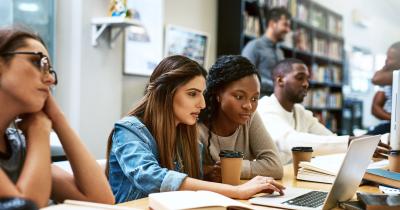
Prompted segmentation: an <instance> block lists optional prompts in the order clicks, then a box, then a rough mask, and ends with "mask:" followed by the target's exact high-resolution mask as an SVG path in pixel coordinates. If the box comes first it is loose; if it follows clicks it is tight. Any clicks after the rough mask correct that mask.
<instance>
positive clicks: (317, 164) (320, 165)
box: [296, 153, 388, 184]
mask: <svg viewBox="0 0 400 210" xmlns="http://www.w3.org/2000/svg"><path fill="white" fill-rule="evenodd" d="M344 156H345V154H344V153H343V154H333V155H323V156H317V157H315V158H313V159H311V162H300V164H299V167H300V168H299V171H298V173H297V177H296V178H297V179H299V180H305V181H312V182H321V183H328V184H332V183H333V182H334V180H335V177H336V175H337V173H338V172H339V169H340V166H341V164H342V162H343V160H344ZM387 165H388V161H387V160H382V161H378V162H372V163H371V164H370V165H369V166H368V169H372V168H382V167H385V166H387Z"/></svg>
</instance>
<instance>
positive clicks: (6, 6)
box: [0, 0, 55, 63]
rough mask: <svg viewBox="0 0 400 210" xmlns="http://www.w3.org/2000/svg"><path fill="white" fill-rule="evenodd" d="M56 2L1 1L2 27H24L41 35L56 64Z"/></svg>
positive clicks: (0, 16)
mask: <svg viewBox="0 0 400 210" xmlns="http://www.w3.org/2000/svg"><path fill="white" fill-rule="evenodd" d="M54 2H55V1H54V0H1V4H0V27H4V26H10V25H23V26H25V27H28V28H30V29H31V30H33V31H35V32H37V33H39V35H40V36H41V37H42V39H43V40H44V42H45V43H46V45H47V48H48V50H49V53H50V57H51V58H52V61H53V63H54V50H55V49H54V48H55V46H54V45H55V43H54V30H55V27H54V20H55V14H54V13H55V3H54Z"/></svg>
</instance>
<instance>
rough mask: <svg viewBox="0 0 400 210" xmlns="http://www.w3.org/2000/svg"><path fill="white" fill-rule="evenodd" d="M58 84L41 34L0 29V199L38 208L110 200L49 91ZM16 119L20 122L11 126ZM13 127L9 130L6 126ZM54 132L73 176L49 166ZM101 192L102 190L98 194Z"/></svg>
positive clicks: (98, 172)
mask: <svg viewBox="0 0 400 210" xmlns="http://www.w3.org/2000/svg"><path fill="white" fill-rule="evenodd" d="M56 84H57V77H56V74H55V72H54V70H53V69H52V66H51V62H50V59H49V55H48V51H47V50H46V48H45V45H44V43H43V41H42V39H41V38H40V37H38V36H37V35H35V34H33V33H32V32H29V31H27V30H25V29H19V28H13V27H11V28H1V29H0V101H1V103H0V132H1V133H2V135H1V137H0V186H1V187H0V197H22V198H25V199H28V200H32V201H33V202H35V203H36V204H37V205H38V206H39V207H43V206H46V205H47V204H48V200H49V198H50V197H51V198H52V199H54V200H56V201H58V202H62V201H64V200H65V199H74V200H84V201H92V202H99V203H109V204H112V203H114V197H113V195H112V192H111V189H110V186H109V185H108V183H107V179H106V176H105V174H104V171H103V170H102V169H101V167H100V166H99V165H98V164H97V163H96V161H95V159H94V158H93V157H92V156H91V155H90V154H89V152H88V150H87V149H86V147H85V146H84V144H83V143H82V141H81V140H80V138H79V137H78V136H77V134H76V133H75V132H74V131H73V129H72V128H71V127H70V125H69V124H68V122H67V119H66V118H65V116H64V114H63V113H62V111H61V110H60V108H59V106H58V105H57V104H56V102H55V99H54V98H53V96H51V94H50V87H51V86H53V85H56ZM16 121H20V122H19V123H18V124H17V125H16ZM10 125H13V127H14V128H11V127H10ZM52 128H53V129H54V131H55V132H56V133H57V135H58V137H59V139H60V141H61V144H62V145H63V149H64V151H65V154H66V156H67V158H68V160H69V162H70V164H71V167H72V170H73V172H74V174H73V175H71V174H70V173H68V172H66V171H63V170H62V169H61V168H58V167H57V166H54V165H51V160H50V139H49V138H50V131H51V130H52ZM99 192H101V193H99Z"/></svg>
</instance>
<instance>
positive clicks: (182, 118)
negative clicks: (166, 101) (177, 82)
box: [173, 76, 206, 125]
mask: <svg viewBox="0 0 400 210" xmlns="http://www.w3.org/2000/svg"><path fill="white" fill-rule="evenodd" d="M205 88H206V80H205V78H204V77H203V76H196V77H194V78H193V79H192V80H190V81H189V82H187V83H186V84H184V85H182V86H180V87H179V88H178V89H177V90H176V92H175V95H174V98H173V111H174V115H175V122H176V125H178V124H179V123H182V124H186V125H194V124H195V123H196V122H197V119H198V118H199V114H200V111H201V110H202V109H204V108H205V106H206V103H205V101H204V97H203V92H204V90H205Z"/></svg>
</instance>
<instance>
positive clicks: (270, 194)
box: [260, 191, 284, 198]
mask: <svg viewBox="0 0 400 210" xmlns="http://www.w3.org/2000/svg"><path fill="white" fill-rule="evenodd" d="M282 196H284V195H280V194H279V193H278V192H275V191H274V192H272V193H269V192H268V193H267V194H265V195H262V196H260V197H265V198H274V197H282Z"/></svg>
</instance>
